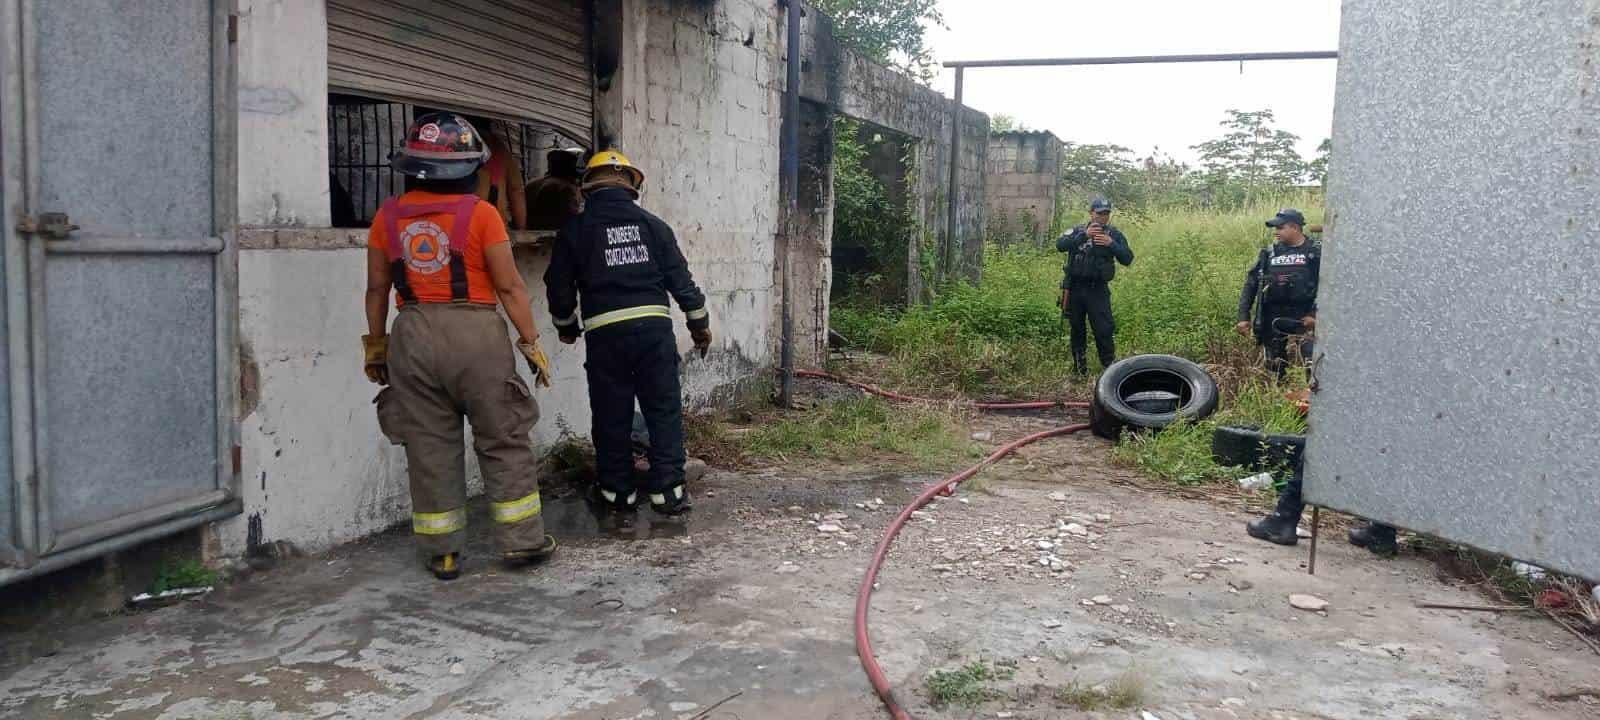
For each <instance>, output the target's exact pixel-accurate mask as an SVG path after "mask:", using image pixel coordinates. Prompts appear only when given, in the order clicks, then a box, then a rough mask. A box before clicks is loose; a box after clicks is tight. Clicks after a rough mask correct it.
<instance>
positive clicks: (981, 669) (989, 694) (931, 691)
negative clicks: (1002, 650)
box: [927, 660, 1016, 708]
mask: <svg viewBox="0 0 1600 720" xmlns="http://www.w3.org/2000/svg"><path fill="white" fill-rule="evenodd" d="M1015 676H1016V669H1015V668H1014V667H1011V666H1008V665H1005V664H1003V663H1001V664H995V665H990V664H988V663H986V662H983V661H982V660H975V661H973V662H970V663H967V664H966V665H963V666H961V667H958V668H956V669H954V670H935V671H933V672H932V673H929V674H928V679H927V687H928V697H929V699H930V700H931V701H932V703H933V706H934V707H946V706H949V705H958V706H961V707H967V708H971V707H977V706H979V705H982V704H983V703H985V702H987V701H989V700H994V699H997V698H999V697H1000V691H999V690H996V689H994V688H993V687H991V686H990V683H992V682H994V681H997V680H1010V679H1011V678H1013V677H1015Z"/></svg>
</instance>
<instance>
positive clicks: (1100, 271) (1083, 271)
mask: <svg viewBox="0 0 1600 720" xmlns="http://www.w3.org/2000/svg"><path fill="white" fill-rule="evenodd" d="M1113 229H1115V228H1114V226H1111V225H1107V226H1106V232H1111V231H1112V230H1113ZM1071 237H1072V242H1073V243H1074V245H1072V246H1071V247H1070V248H1068V250H1067V267H1066V271H1067V277H1068V278H1069V279H1072V280H1080V281H1089V282H1111V281H1112V280H1113V279H1115V278H1116V277H1117V259H1116V257H1115V256H1113V255H1112V254H1111V253H1109V252H1103V253H1097V252H1095V249H1096V247H1098V246H1096V245H1095V244H1094V241H1093V240H1091V239H1089V232H1088V226H1087V225H1079V226H1077V227H1074V228H1072V235H1071Z"/></svg>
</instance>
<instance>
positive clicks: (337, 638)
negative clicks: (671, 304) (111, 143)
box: [0, 418, 1600, 720]
mask: <svg viewBox="0 0 1600 720" xmlns="http://www.w3.org/2000/svg"><path fill="white" fill-rule="evenodd" d="M983 422H986V423H987V425H988V427H992V428H993V429H994V432H995V441H994V443H995V444H998V443H999V442H1002V441H1004V440H1006V439H1009V438H1013V437H1018V436H1020V435H1022V434H1024V433H1026V432H1029V431H1031V430H1035V429H1038V428H1039V427H1042V426H1043V425H1044V424H1045V423H1046V421H1044V420H1040V419H1020V418H1006V419H992V420H985V421H983ZM1105 455H1106V448H1105V446H1104V445H1103V443H1101V442H1100V441H1097V440H1094V439H1093V438H1088V437H1072V438H1066V439H1061V440H1057V441H1048V442H1047V443H1044V444H1040V445H1037V446H1034V447H1032V448H1028V449H1026V450H1024V453H1023V457H1021V458H1018V459H1016V460H1013V461H1008V462H1003V463H1001V464H1000V465H999V466H997V467H996V468H994V469H992V470H991V471H989V473H987V475H986V478H987V479H986V481H985V483H984V484H983V485H982V488H981V490H972V491H964V492H963V494H962V495H961V496H960V497H958V498H952V499H947V500H943V501H941V502H940V503H939V504H938V506H937V507H936V508H934V509H932V510H931V511H930V512H929V513H927V514H926V515H924V516H923V517H921V518H919V519H918V520H916V521H914V522H913V523H912V525H911V527H910V528H908V530H907V532H906V533H905V534H904V535H903V536H902V539H901V540H900V542H899V543H898V544H897V546H896V550H895V551H894V553H893V555H892V558H891V560H890V563H889V566H888V568H887V570H886V572H885V574H884V576H883V578H882V582H881V589H880V590H879V592H878V594H877V596H876V600H875V603H874V615H873V618H872V622H873V625H872V627H873V633H874V639H875V643H876V645H877V647H878V651H879V653H880V659H881V661H882V662H883V665H884V667H885V668H886V670H887V671H888V673H889V676H890V678H891V680H892V681H893V682H895V683H896V688H897V690H898V692H899V694H900V697H901V698H902V699H903V701H905V702H907V703H908V704H909V705H910V706H911V707H912V708H913V709H914V712H915V713H916V715H917V716H918V717H924V718H971V717H1012V718H1019V719H1020V718H1041V719H1042V718H1078V717H1088V718H1141V717H1142V715H1141V713H1144V712H1149V713H1150V714H1151V715H1153V716H1155V717H1158V718H1161V719H1162V720H1179V719H1187V720H1210V719H1213V718H1408V719H1415V720H1424V719H1427V720H1433V719H1439V720H1442V719H1445V718H1485V719H1495V718H1504V719H1505V720H1512V719H1517V720H1524V719H1526V720H1556V719H1557V718H1561V719H1563V720H1568V719H1571V718H1600V662H1597V660H1600V659H1597V658H1596V657H1595V656H1594V655H1592V654H1586V653H1588V652H1589V651H1588V650H1587V649H1585V648H1584V647H1583V646H1582V645H1580V644H1579V643H1578V642H1577V641H1576V640H1575V639H1574V638H1572V637H1571V636H1569V635H1566V634H1564V633H1563V632H1562V631H1561V630H1559V629H1558V628H1556V627H1554V626H1553V625H1551V624H1549V623H1547V622H1544V621H1541V620H1538V619H1535V618H1530V617H1523V616H1517V615H1509V614H1508V615H1501V616H1496V615H1485V614H1481V613H1478V614H1474V613H1465V612H1450V611H1436V610H1419V609H1416V608H1415V607H1414V604H1415V603H1416V602H1419V601H1424V600H1427V601H1436V602H1437V601H1444V602H1452V601H1453V602H1463V603H1481V602H1483V600H1482V598H1481V597H1480V596H1478V595H1476V594H1475V593H1473V592H1472V591H1470V590H1468V589H1462V588H1457V587H1453V586H1451V585H1450V584H1448V583H1446V582H1442V581H1441V580H1439V579H1437V578H1436V576H1435V574H1436V573H1435V569H1434V567H1433V566H1432V565H1431V564H1430V563H1428V562H1426V561H1424V560H1421V559H1419V558H1417V557H1415V556H1407V557H1403V558H1402V559H1400V560H1397V561H1389V562H1384V561H1376V560H1373V559H1371V558H1369V557H1367V556H1366V555H1365V554H1364V553H1362V552H1360V551H1358V550H1355V549H1353V548H1350V547H1348V546H1345V545H1343V544H1341V543H1337V542H1332V541H1331V540H1330V541H1329V542H1327V543H1325V544H1324V545H1323V550H1322V555H1321V557H1320V558H1319V568H1318V574H1317V575H1316V576H1315V577H1312V576H1308V575H1307V574H1306V573H1305V570H1304V564H1305V560H1306V557H1307V548H1306V546H1305V545H1304V544H1302V545H1301V546H1299V547H1296V548H1279V547H1276V546H1271V545H1265V544H1261V543H1258V542H1255V541H1252V540H1250V539H1248V538H1246V537H1245V536H1244V534H1243V532H1242V524H1243V522H1244V521H1245V520H1246V519H1247V517H1248V516H1247V514H1246V513H1244V512H1239V511H1237V509H1230V508H1229V507H1226V506H1219V505H1218V504H1215V503H1206V502H1199V501H1195V500H1192V499H1183V498H1180V497H1175V496H1173V495H1172V494H1170V493H1164V492H1149V491H1145V490H1140V489H1137V488H1134V487H1130V486H1128V485H1126V484H1122V483H1121V482H1119V481H1126V480H1130V479H1132V478H1131V477H1130V476H1128V475H1127V474H1126V473H1125V472H1123V471H1120V470H1115V469H1112V468H1111V467H1110V465H1109V463H1108V462H1107V459H1106V457H1105ZM931 479H932V476H931V475H927V474H920V475H918V474H912V475H902V474H900V473H899V472H897V471H896V470H895V469H894V468H893V467H892V466H887V465H886V466H875V467H841V466H839V465H837V464H832V463H826V462H804V463H797V464H791V465H788V466H785V467H772V468H767V469H764V470H747V471H741V472H723V471H713V472H712V473H711V474H710V475H709V476H708V477H707V478H706V479H705V480H704V481H702V482H701V483H700V484H699V486H698V488H697V492H698V494H699V498H698V503H697V504H698V508H697V510H696V511H695V514H694V515H693V516H692V518H691V519H689V520H688V521H687V522H686V523H684V524H680V523H678V522H676V521H670V522H667V521H656V520H653V519H652V517H651V516H650V514H649V513H648V512H645V513H643V514H642V515H641V516H640V518H639V520H638V522H637V523H636V524H635V525H634V526H633V527H631V528H604V529H602V528H600V527H599V525H598V524H597V522H596V521H595V520H594V519H593V518H592V517H591V516H590V515H588V514H587V512H586V511H584V509H583V507H582V505H581V504H580V503H578V502H576V500H575V499H573V498H571V497H559V496H560V495H561V494H562V493H561V491H560V490H559V489H551V490H548V491H547V494H548V495H550V496H551V497H550V500H549V501H548V510H547V513H548V514H549V517H550V518H551V520H552V527H553V531H554V532H557V533H559V534H560V535H561V536H562V537H563V538H564V539H565V546H564V548H563V550H562V553H561V554H560V555H559V556H558V557H557V559H556V560H555V561H554V562H553V563H552V564H550V565H548V566H546V567H544V568H541V569H538V570H535V571H531V572H515V571H506V570H503V569H500V568H497V567H496V566H495V565H493V564H492V563H490V562H489V561H487V560H485V559H484V558H485V557H487V553H486V552H485V551H486V550H487V548H482V547H479V548H477V552H475V553H474V554H473V557H471V558H469V561H468V566H467V568H466V574H465V575H464V577H463V578H462V579H461V580H458V581H456V582H454V583H439V582H436V581H434V580H433V579H432V578H431V577H429V576H427V575H426V573H425V572H423V571H422V570H421V569H420V567H419V566H418V564H417V562H416V560H415V558H414V557H413V555H412V550H411V546H410V544H409V542H408V538H407V537H406V536H405V535H404V534H403V533H389V534H386V535H382V536H379V537H375V538H372V539H369V540H367V541H364V542H361V543H357V544H354V545H350V546H347V547H343V548H340V549H338V550H336V551H333V552H331V553H327V554H325V555H321V556H317V557H312V558H304V559H299V560H295V561H292V562H290V563H289V564H288V565H286V566H284V567H281V568H279V569H276V570H273V571H269V572H262V573H256V574H253V575H251V576H248V577H247V578H245V579H244V580H242V581H241V582H238V583H236V584H234V585H231V586H229V587H226V588H223V589H221V590H219V591H218V592H216V593H213V594H212V595H210V596H208V597H206V598H204V599H201V600H198V601H193V602H189V603H186V604H183V605H178V606H174V607H169V608H164V609H160V610H155V611H151V612H143V613H137V614H129V615H121V616H114V617H107V618H103V619H99V620H95V621H91V622H87V623H83V624H79V625H75V626H72V627H56V628H40V629H37V630H36V631H34V632H33V633H31V634H26V635H13V636H8V637H4V638H0V640H3V641H4V642H7V643H32V644H33V645H34V647H36V648H39V649H41V650H42V651H43V652H44V653H47V654H44V655H41V656H38V657H35V658H34V659H33V660H32V661H31V662H27V663H25V664H20V663H14V664H11V665H0V717H3V718H161V719H164V720H182V719H189V718H193V719H200V718H207V719H210V718H239V719H243V718H252V719H254V718H261V719H266V718H283V719H289V718H295V719H299V718H440V719H445V718H452V719H454V718H460V719H467V718H474V719H479V718H481V719H489V718H494V719H509V718H577V719H582V720H601V719H607V720H621V719H624V718H673V719H688V718H697V717H700V716H702V713H704V711H705V710H707V709H708V708H710V707H711V706H712V705H713V704H715V703H717V702H719V701H721V700H724V699H726V698H730V697H731V698H732V699H731V700H728V702H726V703H725V704H722V705H721V706H720V707H717V708H716V709H715V710H713V711H711V712H709V713H706V714H704V715H703V717H704V718H705V719H706V720H729V719H733V718H743V719H744V720H754V719H757V718H778V719H788V718H794V719H797V720H798V719H802V718H803V719H807V720H815V719H824V718H825V719H829V720H855V719H862V720H865V719H867V718H873V719H876V718H881V717H886V714H885V713H883V711H882V710H881V708H880V707H879V705H878V704H877V701H876V699H875V698H874V696H873V695H872V694H871V692H870V691H869V689H868V687H867V684H866V681H865V679H864V677H863V675H862V673H861V671H860V669H859V666H858V664H857V660H856V658H855V655H854V649H853V644H852V640H851V634H850V628H851V611H852V607H853V603H854V592H855V589H856V588H855V586H856V583H857V582H858V581H859V578H860V576H861V572H862V568H863V567H864V565H865V562H866V560H867V557H868V555H869V554H870V551H871V547H872V544H873V543H874V542H875V541H876V539H877V537H878V535H879V534H880V532H881V530H882V528H883V527H884V525H885V524H886V523H887V522H888V520H889V519H890V518H891V517H892V514H893V512H895V510H896V508H897V507H898V504H899V503H902V502H904V501H905V500H907V499H909V498H910V497H911V496H912V495H913V494H914V492H915V490H916V489H917V488H918V487H920V486H921V485H922V484H923V483H926V482H929V481H930V480H931ZM1052 493H1056V495H1054V497H1052ZM880 498H881V499H883V500H884V501H886V502H887V505H886V506H885V507H883V508H881V509H874V504H873V501H875V500H877V499H880ZM858 504H862V505H865V506H866V507H865V508H862V507H858ZM840 514H842V515H843V517H840ZM830 515H832V516H833V518H834V519H833V520H831V521H829V520H827V519H826V518H827V517H828V516H830ZM475 520H476V522H475V528H476V529H477V530H479V531H481V529H482V528H483V527H484V523H483V518H482V517H478V518H475ZM819 522H821V523H831V524H836V525H839V526H840V527H839V530H840V531H839V532H829V533H823V532H819V530H818V524H819ZM1072 523H1079V524H1080V528H1081V529H1082V530H1084V531H1085V532H1084V534H1077V530H1074V531H1073V532H1072V533H1068V532H1066V531H1065V528H1066V526H1067V525H1069V524H1072ZM830 529H831V528H830ZM1041 542H1044V543H1048V544H1049V545H1050V548H1049V549H1048V550H1041V549H1040V545H1039V543H1041ZM1045 556H1054V557H1055V558H1056V559H1057V560H1058V561H1059V562H1058V563H1056V564H1055V565H1054V566H1051V565H1049V564H1048V562H1047V564H1046V565H1040V564H1039V560H1040V559H1041V557H1045ZM1045 559H1046V560H1047V561H1048V558H1045ZM1052 567H1054V569H1053V570H1052ZM1291 593H1310V594H1313V595H1317V596H1319V597H1321V598H1323V599H1325V600H1327V601H1329V602H1330V603H1331V607H1330V608H1329V610H1328V611H1327V613H1326V614H1325V615H1324V614H1313V613H1306V612H1303V611H1299V610H1294V609H1292V608H1290V606H1289V604H1288V602H1287V596H1288V595H1289V594H1291ZM1097 597H1099V599H1100V600H1103V601H1108V602H1102V603H1097V602H1095V599H1096V598H1097ZM3 655H4V654H0V656H3ZM976 659H984V660H987V661H990V662H999V663H1004V664H1007V665H1008V666H1009V665H1014V666H1015V668H1016V671H1015V673H1014V676H1013V677H1012V678H1010V679H1008V680H1005V681H1002V682H999V683H998V684H996V685H995V690H996V691H997V694H996V697H995V698H994V699H992V700H990V701H989V702H987V703H985V704H984V705H982V706H981V707H978V708H973V709H968V708H943V709H933V708H930V707H928V702H929V698H928V696H927V693H926V691H925V689H924V688H923V678H924V677H925V676H926V674H927V673H928V672H929V671H931V670H934V669H938V668H949V667H954V666H956V665H960V664H964V663H967V662H970V661H972V660H976ZM1118 676H1127V677H1133V678H1136V679H1137V680H1138V682H1139V684H1141V685H1142V686H1143V693H1142V699H1141V703H1140V705H1139V707H1137V708H1135V709H1131V710H1107V711H1099V712H1083V711H1079V710H1077V709H1074V708H1072V707H1069V706H1066V705H1064V704H1062V703H1061V701H1058V700H1057V699H1056V694H1055V692H1056V690H1057V689H1059V688H1061V687H1065V686H1068V685H1070V684H1072V683H1080V684H1083V685H1091V686H1092V685H1094V684H1096V683H1103V682H1106V681H1108V680H1109V679H1111V678H1114V677H1118Z"/></svg>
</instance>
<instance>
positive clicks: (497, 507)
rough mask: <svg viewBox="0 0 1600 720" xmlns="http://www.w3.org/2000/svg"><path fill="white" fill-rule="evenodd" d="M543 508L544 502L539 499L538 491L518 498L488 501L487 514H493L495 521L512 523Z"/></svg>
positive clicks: (536, 513) (529, 516) (528, 516)
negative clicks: (504, 500) (507, 500)
mask: <svg viewBox="0 0 1600 720" xmlns="http://www.w3.org/2000/svg"><path fill="white" fill-rule="evenodd" d="M542 510H544V503H543V502H541V501H540V500H539V491H538V490H535V491H533V494H532V495H529V496H527V497H523V498H518V499H516V500H511V501H509V502H497V503H489V514H490V515H493V516H494V521H495V522H497V523H514V522H521V521H523V520H527V519H528V518H531V517H533V516H535V515H538V514H539V513H540V511H542Z"/></svg>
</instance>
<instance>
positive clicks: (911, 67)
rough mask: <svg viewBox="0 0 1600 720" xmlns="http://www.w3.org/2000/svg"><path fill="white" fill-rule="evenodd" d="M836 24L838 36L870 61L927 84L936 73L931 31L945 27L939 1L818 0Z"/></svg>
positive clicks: (819, 4)
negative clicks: (928, 34)
mask: <svg viewBox="0 0 1600 720" xmlns="http://www.w3.org/2000/svg"><path fill="white" fill-rule="evenodd" d="M816 7H817V9H818V10H821V11H822V12H824V13H827V15H828V16H829V17H831V18H833V20H834V33H835V34H836V35H837V36H838V37H839V39H840V40H841V41H842V42H844V43H845V44H846V45H848V46H850V47H851V48H853V49H855V50H856V51H857V52H859V53H861V54H863V55H865V56H867V57H868V58H870V59H872V60H874V61H877V62H880V63H883V64H885V65H888V66H890V67H893V68H896V69H898V70H900V71H902V72H905V73H906V74H908V75H911V76H913V77H916V78H918V79H920V80H922V81H923V82H928V81H930V80H932V79H933V76H934V74H935V72H936V68H935V66H934V61H933V51H932V49H930V48H929V47H928V45H927V30H928V28H929V27H943V26H944V16H943V15H941V14H940V13H939V0H816Z"/></svg>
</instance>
